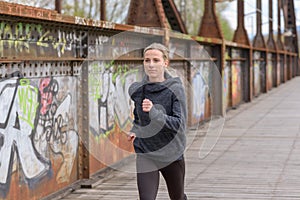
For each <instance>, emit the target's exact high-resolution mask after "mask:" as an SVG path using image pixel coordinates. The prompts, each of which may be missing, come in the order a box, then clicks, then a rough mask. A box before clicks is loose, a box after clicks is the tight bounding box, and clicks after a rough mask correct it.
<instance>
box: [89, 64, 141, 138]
mask: <svg viewBox="0 0 300 200" xmlns="http://www.w3.org/2000/svg"><path fill="white" fill-rule="evenodd" d="M137 77H138V70H129V67H128V66H127V65H115V64H114V63H113V62H110V63H107V62H101V61H99V62H91V63H90V64H89V90H90V91H89V96H90V98H91V101H90V104H89V106H90V109H89V111H90V117H91V118H93V119H95V116H98V119H97V120H91V122H90V130H91V132H92V133H93V134H94V136H96V137H97V136H100V135H102V136H105V135H106V134H107V133H109V131H111V130H112V129H113V128H114V126H115V125H116V123H115V122H117V124H118V125H119V127H120V128H124V127H125V126H126V125H127V123H128V122H130V121H131V119H132V114H131V113H132V109H133V104H132V101H131V99H130V97H129V95H128V88H129V86H130V85H131V84H132V83H133V82H135V81H137Z"/></svg>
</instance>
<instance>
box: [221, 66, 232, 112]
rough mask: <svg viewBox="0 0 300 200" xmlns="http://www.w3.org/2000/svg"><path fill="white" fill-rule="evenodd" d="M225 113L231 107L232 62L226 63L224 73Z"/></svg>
mask: <svg viewBox="0 0 300 200" xmlns="http://www.w3.org/2000/svg"><path fill="white" fill-rule="evenodd" d="M222 77H223V96H222V98H223V111H224V112H225V111H226V110H227V108H229V107H230V62H228V61H227V62H226V66H225V68H224V71H223V76H222Z"/></svg>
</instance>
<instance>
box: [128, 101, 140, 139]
mask: <svg viewBox="0 0 300 200" xmlns="http://www.w3.org/2000/svg"><path fill="white" fill-rule="evenodd" d="M133 115H134V119H133V126H132V128H131V130H130V132H132V133H135V134H137V133H138V127H139V126H138V125H139V116H138V114H137V111H136V105H135V107H134V110H133Z"/></svg>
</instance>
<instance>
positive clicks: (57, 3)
mask: <svg viewBox="0 0 300 200" xmlns="http://www.w3.org/2000/svg"><path fill="white" fill-rule="evenodd" d="M55 10H56V11H57V12H58V13H61V0H55Z"/></svg>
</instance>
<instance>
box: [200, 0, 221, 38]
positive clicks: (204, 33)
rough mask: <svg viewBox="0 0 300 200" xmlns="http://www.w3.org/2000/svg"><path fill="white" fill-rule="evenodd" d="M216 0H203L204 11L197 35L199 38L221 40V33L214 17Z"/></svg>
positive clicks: (215, 16)
mask: <svg viewBox="0 0 300 200" xmlns="http://www.w3.org/2000/svg"><path fill="white" fill-rule="evenodd" d="M215 3H216V0H205V10H204V14H203V17H202V20H201V24H200V28H199V32H198V35H199V36H201V37H209V38H219V39H223V38H224V36H223V33H222V30H221V26H220V24H219V21H218V18H217V15H216V5H215Z"/></svg>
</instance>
